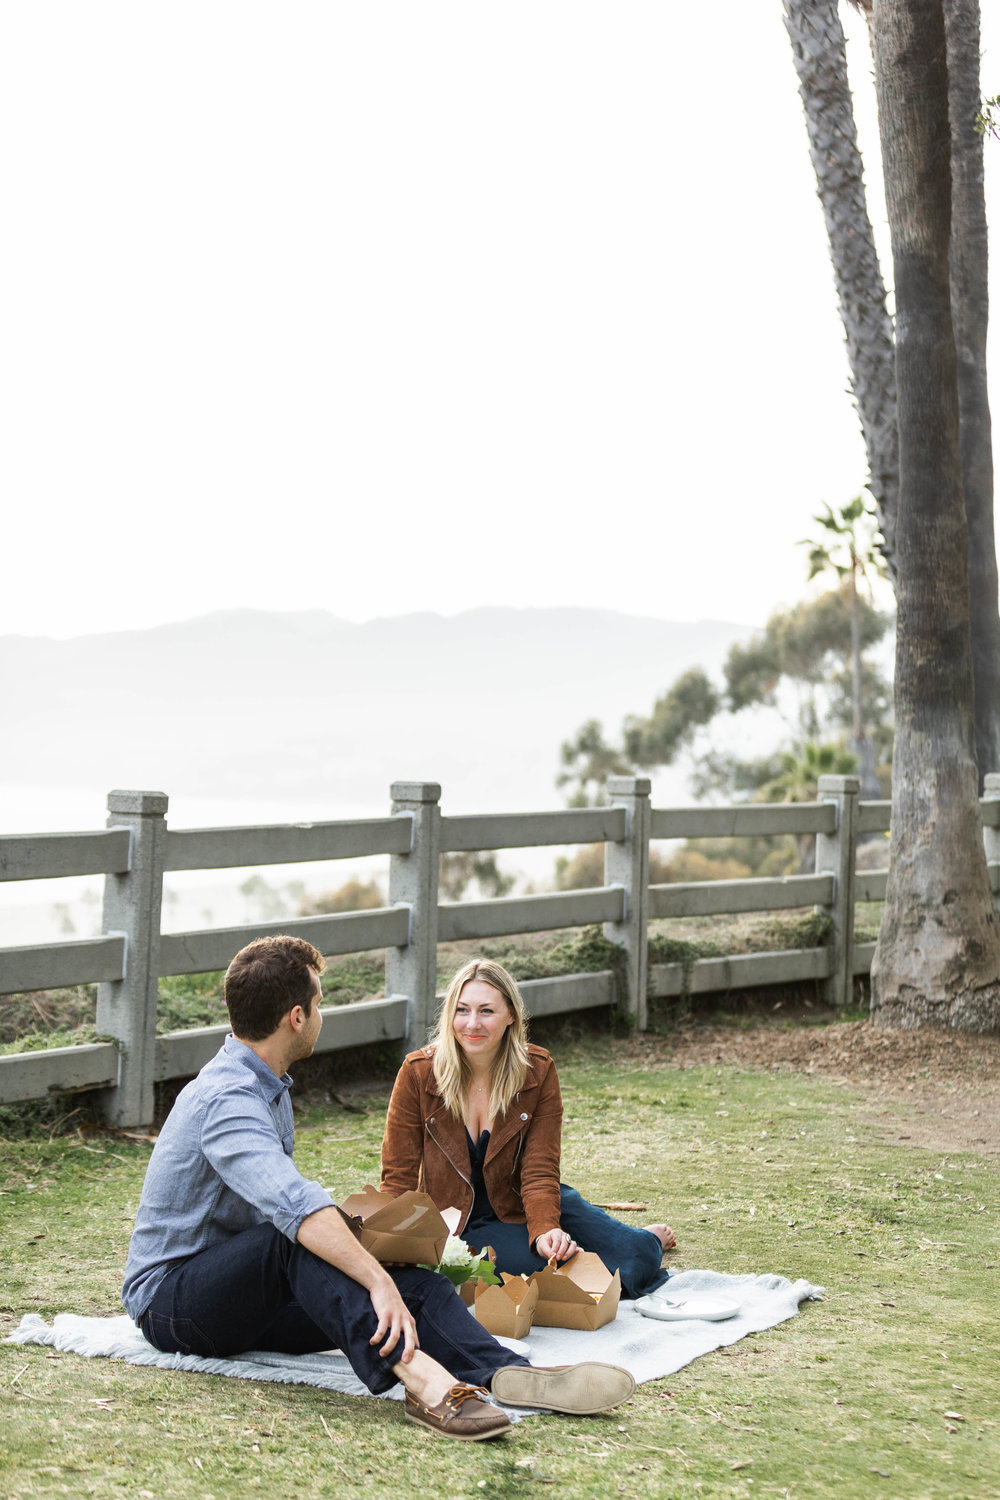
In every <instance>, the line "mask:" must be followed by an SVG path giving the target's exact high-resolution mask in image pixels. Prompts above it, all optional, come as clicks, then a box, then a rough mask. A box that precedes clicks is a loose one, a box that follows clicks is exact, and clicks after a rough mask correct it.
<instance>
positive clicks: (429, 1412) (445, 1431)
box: [403, 1385, 510, 1443]
mask: <svg viewBox="0 0 1000 1500" xmlns="http://www.w3.org/2000/svg"><path fill="white" fill-rule="evenodd" d="M487 1394H488V1393H487V1392H486V1391H485V1390H484V1389H483V1387H482V1386H481V1385H453V1386H452V1388H451V1390H450V1391H449V1392H448V1394H447V1396H445V1398H444V1400H443V1401H440V1402H439V1403H438V1405H437V1406H425V1405H424V1404H423V1402H422V1401H418V1400H417V1399H416V1397H415V1396H411V1395H410V1393H409V1391H407V1393H406V1400H405V1401H404V1402H403V1410H404V1412H405V1414H406V1416H407V1418H408V1420H409V1421H411V1422H417V1423H418V1424H419V1425H420V1426H421V1427H426V1428H428V1429H429V1430H430V1431H431V1432H433V1433H436V1434H437V1436H438V1437H446V1438H459V1439H461V1441H463V1442H466V1443H481V1442H483V1441H484V1439H486V1438H495V1437H503V1435H504V1433H505V1432H509V1431H510V1419H509V1417H508V1416H507V1414H506V1413H505V1412H502V1411H498V1410H497V1408H496V1407H495V1406H491V1405H490V1403H489V1401H488V1400H484V1399H483V1398H484V1397H486V1396H487Z"/></svg>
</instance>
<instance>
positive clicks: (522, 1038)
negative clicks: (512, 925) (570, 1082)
mask: <svg viewBox="0 0 1000 1500" xmlns="http://www.w3.org/2000/svg"><path fill="white" fill-rule="evenodd" d="M472 979H479V980H481V981H482V983H483V984H490V985H492V986H493V988H494V989H495V990H498V991H499V992H500V994H501V995H502V996H503V998H504V999H505V1000H506V1002H507V1004H508V1005H509V1006H510V1008H511V1010H512V1011H513V1013H514V1020H513V1022H512V1023H511V1025H510V1026H508V1027H507V1029H506V1031H505V1032H504V1035H503V1041H502V1042H501V1043H500V1050H499V1051H498V1052H497V1055H496V1057H495V1058H494V1059H493V1066H492V1068H491V1069H490V1115H491V1117H493V1116H496V1115H502V1114H506V1112H507V1110H508V1109H509V1108H510V1106H511V1104H512V1102H513V1100H514V1096H515V1094H517V1092H518V1090H519V1089H522V1088H523V1087H524V1080H525V1078H526V1077H527V1075H528V1065H529V1058H528V1017H527V1015H526V1014H525V1010H524V1001H523V1000H522V999H521V992H520V990H519V989H518V987H517V981H516V980H515V979H513V978H512V977H511V975H510V974H508V973H507V970H506V969H505V968H504V967H503V966H502V965H501V964H496V963H493V961H492V960H491V959H488V958H481V959H472V961H471V962H470V963H467V964H464V965H463V966H462V968H461V969H459V971H458V973H457V974H456V975H455V977H454V979H453V980H452V981H451V984H449V986H448V990H447V993H446V994H445V997H444V1003H443V1005H442V1006H441V1009H440V1011H439V1012H438V1018H437V1025H436V1027H435V1028H434V1035H433V1036H432V1037H431V1043H432V1045H433V1046H434V1049H435V1050H434V1080H435V1082H436V1083H437V1086H438V1091H439V1093H440V1095H441V1098H442V1099H443V1100H444V1102H445V1105H446V1107H447V1108H448V1109H450V1110H451V1112H452V1114H453V1115H454V1116H455V1118H456V1119H459V1120H460V1119H462V1117H463V1115H464V1113H465V1090H466V1086H467V1085H468V1082H469V1079H470V1078H471V1077H472V1069H471V1068H470V1066H469V1061H468V1058H467V1057H466V1055H465V1053H464V1052H463V1051H462V1049H461V1047H460V1046H459V1045H458V1042H457V1040H456V1038H455V1032H454V1028H453V1024H452V1023H453V1022H454V1020H455V1011H456V1010H457V1008H458V1002H459V999H460V997H461V994H462V991H463V989H464V988H465V986H466V985H467V984H468V983H469V981H470V980H472Z"/></svg>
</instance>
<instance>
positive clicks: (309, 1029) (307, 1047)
mask: <svg viewBox="0 0 1000 1500" xmlns="http://www.w3.org/2000/svg"><path fill="white" fill-rule="evenodd" d="M309 972H310V973H311V974H312V980H313V1000H312V1010H311V1011H310V1012H309V1014H308V1016H306V1021H305V1025H304V1026H303V1028H302V1031H301V1032H300V1034H299V1042H300V1044H301V1048H302V1050H301V1051H300V1053H299V1057H311V1056H312V1052H313V1048H314V1047H315V1046H316V1038H317V1037H318V1036H319V1034H320V1030H321V1028H322V1025H323V1016H322V1013H321V1011H320V1005H321V1004H322V1003H323V986H322V985H321V984H320V982H319V975H318V974H317V973H316V970H315V969H311V970H310V971H309Z"/></svg>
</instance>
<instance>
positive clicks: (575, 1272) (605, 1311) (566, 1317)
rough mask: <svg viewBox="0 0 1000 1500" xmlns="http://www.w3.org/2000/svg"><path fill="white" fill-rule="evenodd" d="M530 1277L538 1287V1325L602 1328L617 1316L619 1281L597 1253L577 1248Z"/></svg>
mask: <svg viewBox="0 0 1000 1500" xmlns="http://www.w3.org/2000/svg"><path fill="white" fill-rule="evenodd" d="M531 1280H532V1281H533V1282H534V1283H535V1285H536V1286H537V1288H538V1305H537V1306H536V1308H535V1323H536V1325H537V1326H538V1327H539V1328H583V1329H587V1330H589V1331H591V1332H592V1331H593V1330H594V1329H595V1328H603V1327H604V1325H605V1323H610V1322H611V1321H612V1320H613V1319H614V1318H616V1317H617V1316H618V1299H619V1297H620V1296H621V1292H622V1281H621V1277H620V1276H619V1274H618V1272H617V1271H616V1272H615V1274H614V1275H613V1276H612V1274H611V1272H610V1271H609V1270H608V1268H607V1266H606V1265H605V1264H604V1262H603V1261H602V1260H601V1258H600V1256H599V1255H595V1254H594V1252H593V1251H592V1250H578V1251H577V1253H576V1254H575V1255H574V1256H573V1257H572V1258H571V1259H570V1260H567V1261H564V1262H563V1264H562V1265H561V1266H555V1265H553V1264H552V1262H550V1263H549V1264H548V1265H547V1266H546V1267H545V1268H544V1270H541V1271H536V1272H535V1273H534V1275H533V1276H532V1277H531Z"/></svg>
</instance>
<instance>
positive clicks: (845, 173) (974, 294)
mask: <svg viewBox="0 0 1000 1500" xmlns="http://www.w3.org/2000/svg"><path fill="white" fill-rule="evenodd" d="M849 3H850V4H852V5H853V6H854V8H855V9H856V10H860V11H862V12H864V14H865V15H866V16H867V17H868V20H869V23H871V18H872V5H873V0H849ZM784 9H785V26H786V29H787V31H788V34H789V37H790V39H791V42H792V54H793V57H794V59H795V66H796V70H797V72H798V77H799V92H800V95H801V97H802V103H803V108H804V110H805V116H806V125H807V129H808V132H809V149H810V154H811V156H812V162H813V167H814V169H815V172H816V180H817V184H818V189H819V196H820V200H821V202H822V204H823V212H824V216H825V218H826V227H827V236H828V239H829V243H830V256H831V260H832V261H833V267H834V280H835V282H836V286H837V294H838V297H839V300H840V310H841V316H842V318H843V322H844V328H845V331H846V334H847V352H848V359H849V362H850V368H851V372H852V376H851V378H852V386H853V390H854V396H855V400H856V402H857V406H858V412H859V415H860V417H861V426H862V430H863V432H864V438H865V446H866V450H867V454H868V465H869V470H870V478H869V485H868V487H869V489H870V490H871V492H872V494H873V495H874V497H875V506H876V511H877V514H878V518H879V525H880V527H881V529H882V534H883V537H884V547H883V551H884V553H885V557H886V561H887V564H888V571H889V576H890V578H891V579H892V580H893V582H895V576H896V541H895V525H896V507H897V502H898V493H899V457H898V441H897V436H896V427H897V414H896V374H895V369H894V364H893V328H892V321H891V319H890V317H889V314H888V312H887V311H886V294H885V284H884V282H883V280H882V272H881V269H880V267H879V263H878V256H877V254H876V253H875V246H874V239H873V236H872V232H871V223H870V220H869V217H868V212H867V207H866V204H865V188H864V179H863V169H862V161H861V155H860V152H859V151H858V146H857V134H856V131H855V128H854V111H853V104H852V100H851V93H850V88H849V86H848V81H847V53H846V48H845V44H844V32H843V28H842V26H841V24H840V17H839V14H838V12H837V0H784ZM943 12H944V18H945V31H946V49H947V60H948V108H949V115H950V119H951V136H950V150H949V151H947V152H946V154H947V155H949V157H950V161H951V182H952V187H951V268H950V269H951V278H950V288H949V296H950V299H951V306H952V319H953V323H954V336H955V339H956V346H957V350H958V361H959V363H958V390H959V416H960V422H961V432H962V469H963V488H964V496H965V507H966V512H967V515H968V533H969V558H968V563H969V585H970V599H971V603H970V619H971V628H972V653H973V672H974V679H975V693H976V701H975V726H976V731H975V733H976V760H977V765H978V769H979V776H980V786H981V785H982V778H983V776H984V775H985V774H986V772H987V771H992V770H997V769H1000V611H998V608H997V592H998V577H997V561H996V542H995V537H994V522H993V454H992V439H991V427H990V414H989V401H988V397H987V387H986V325H987V312H988V298H987V242H986V200H985V192H984V174H983V137H984V134H985V133H986V132H987V131H988V129H989V126H990V118H991V116H990V114H989V107H988V101H987V109H986V111H985V112H984V111H983V107H982V102H981V99H980V87H979V0H944V5H943Z"/></svg>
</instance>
